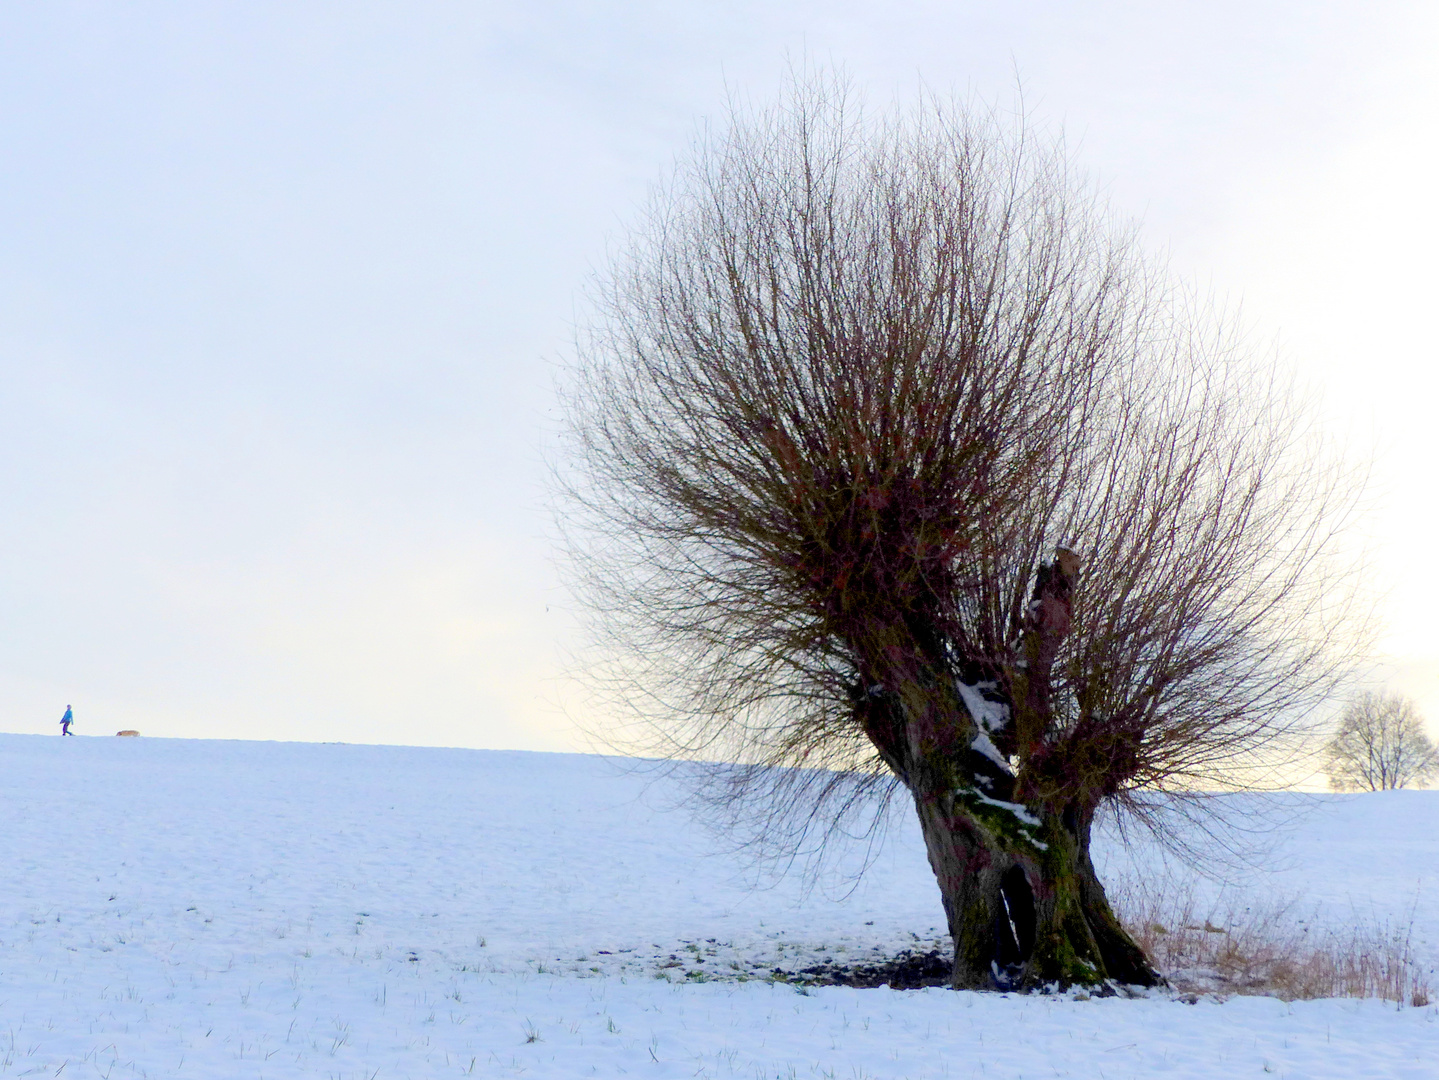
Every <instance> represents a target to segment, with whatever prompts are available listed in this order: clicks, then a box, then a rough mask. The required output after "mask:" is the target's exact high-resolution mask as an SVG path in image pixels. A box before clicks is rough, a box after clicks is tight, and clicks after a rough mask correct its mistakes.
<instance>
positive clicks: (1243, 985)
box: [1114, 886, 1430, 1007]
mask: <svg viewBox="0 0 1439 1080" xmlns="http://www.w3.org/2000/svg"><path fill="white" fill-rule="evenodd" d="M1114 901H1115V905H1114V906H1115V910H1116V911H1117V912H1118V914H1119V916H1120V918H1121V919H1122V920H1123V922H1124V924H1125V926H1126V927H1127V928H1128V929H1129V931H1130V933H1132V934H1133V935H1134V937H1135V939H1136V940H1137V941H1138V942H1139V944H1140V945H1141V946H1142V947H1143V948H1144V950H1145V952H1147V953H1148V954H1149V956H1150V958H1151V959H1152V960H1153V961H1154V963H1155V965H1156V966H1157V967H1158V968H1159V970H1160V971H1161V972H1162V973H1163V974H1164V976H1165V977H1166V978H1167V979H1168V980H1169V982H1170V984H1171V985H1172V986H1173V987H1174V988H1175V989H1176V990H1179V991H1181V992H1184V993H1191V994H1193V993H1198V994H1217V995H1219V996H1221V997H1227V996H1230V995H1235V994H1253V995H1262V996H1268V997H1277V998H1282V999H1284V1000H1285V1001H1294V1000H1300V999H1311V998H1328V997H1356V998H1382V999H1383V1000H1385V1001H1392V1002H1395V1003H1397V1004H1399V1005H1412V1006H1415V1007H1422V1006H1425V1005H1428V1004H1429V1001H1430V986H1429V974H1430V973H1429V972H1426V971H1425V970H1423V969H1422V968H1421V967H1420V965H1419V963H1418V962H1417V961H1416V959H1415V957H1414V953H1413V950H1412V948H1411V947H1410V937H1411V932H1412V930H1413V922H1412V917H1411V920H1410V922H1409V923H1408V924H1406V925H1403V926H1392V925H1390V924H1388V923H1385V922H1377V921H1369V922H1356V923H1355V925H1353V926H1350V927H1347V928H1344V929H1342V930H1336V929H1333V928H1331V927H1330V926H1328V925H1327V924H1325V923H1322V922H1319V921H1317V920H1314V919H1307V920H1306V919H1302V918H1299V917H1298V914H1297V911H1296V909H1297V903H1296V902H1295V901H1294V900H1292V899H1291V900H1287V901H1278V902H1272V903H1268V904H1263V905H1260V904H1254V903H1250V904H1240V903H1238V902H1230V903H1226V902H1225V900H1224V899H1223V898H1222V897H1221V898H1220V899H1219V900H1218V901H1215V902H1212V903H1207V902H1203V901H1201V900H1200V898H1199V896H1198V895H1197V893H1196V892H1195V890H1194V888H1193V887H1192V886H1191V887H1188V888H1179V889H1174V888H1170V889H1164V888H1159V889H1156V888H1130V889H1125V890H1117V891H1116V894H1115V896H1114Z"/></svg>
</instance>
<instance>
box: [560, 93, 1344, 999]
mask: <svg viewBox="0 0 1439 1080" xmlns="http://www.w3.org/2000/svg"><path fill="white" fill-rule="evenodd" d="M1273 375H1274V372H1273V370H1272V368H1268V367H1265V366H1264V365H1261V364H1256V363H1255V362H1253V360H1252V359H1251V357H1250V356H1249V354H1247V353H1246V352H1245V350H1244V348H1243V342H1242V340H1241V339H1240V338H1239V337H1238V336H1237V335H1235V334H1234V333H1233V332H1232V331H1231V329H1230V328H1228V327H1226V326H1225V325H1224V324H1223V323H1222V322H1221V321H1220V320H1219V319H1217V318H1216V317H1215V316H1214V315H1213V314H1212V313H1210V312H1209V311H1208V310H1207V309H1206V308H1205V307H1204V306H1203V305H1200V304H1198V303H1195V302H1193V301H1192V299H1191V297H1190V294H1188V293H1186V292H1185V291H1183V290H1182V289H1179V288H1178V287H1176V286H1175V285H1174V284H1173V282H1172V281H1171V280H1170V279H1169V277H1168V276H1167V274H1166V273H1165V271H1164V269H1163V268H1162V267H1161V266H1159V265H1158V264H1157V263H1156V262H1154V261H1153V260H1151V259H1149V258H1147V257H1146V256H1145V255H1144V254H1143V253H1142V252H1141V251H1140V249H1139V247H1138V246H1137V243H1136V240H1135V235H1134V230H1133V229H1132V228H1131V227H1129V226H1127V225H1125V224H1124V223H1122V222H1121V221H1119V220H1117V219H1116V218H1115V217H1114V216H1113V215H1111V214H1110V213H1109V212H1108V211H1107V209H1106V208H1105V206H1104V205H1103V203H1102V201H1101V200H1100V199H1099V197H1098V196H1097V194H1096V191H1095V189H1094V186H1093V185H1092V184H1091V183H1089V182H1088V181H1086V180H1085V179H1084V178H1083V177H1082V176H1081V175H1079V174H1077V173H1076V171H1075V170H1074V168H1073V166H1072V163H1071V161H1070V159H1069V157H1068V155H1067V153H1066V151H1065V148H1064V146H1063V143H1062V141H1061V140H1057V139H1056V140H1047V139H1045V138H1042V137H1040V136H1039V135H1037V134H1036V133H1035V131H1034V130H1033V129H1032V128H1030V127H1028V126H1026V124H1025V123H1024V122H1023V121H1022V120H1021V121H1008V120H1005V119H1004V118H1002V117H1001V116H1000V115H999V114H997V113H995V112H993V111H988V110H982V109H975V108H971V107H965V106H953V105H947V104H944V103H941V102H938V101H935V100H928V101H926V102H924V103H923V104H922V105H920V106H919V107H917V108H915V109H913V110H911V111H907V112H900V111H895V112H892V113H890V114H887V115H883V116H879V117H871V116H866V115H864V114H863V113H862V111H860V110H858V109H856V108H852V107H851V103H850V100H849V99H848V97H847V94H846V91H845V89H844V87H843V85H842V84H841V82H840V81H839V80H837V79H833V78H828V77H818V78H814V79H811V80H809V81H804V80H799V81H798V83H797V84H795V85H792V86H791V87H790V88H789V90H788V91H787V93H786V95H785V96H784V98H783V100H782V101H781V103H780V104H779V105H777V106H776V107H774V108H771V109H768V110H761V111H753V110H751V111H744V110H736V111H734V113H733V115H732V116H731V117H730V119H729V123H728V125H727V126H726V127H725V128H724V129H723V130H722V131H718V132H713V133H711V132H706V133H705V134H704V135H702V136H701V137H699V138H698V140H697V141H696V144H695V145H694V147H693V149H692V152H691V153H690V154H689V155H688V156H687V157H686V158H685V159H684V160H683V161H682V162H681V163H680V164H679V165H678V166H677V168H676V169H675V171H674V173H673V175H672V177H671V178H670V180H669V181H668V183H667V184H666V185H665V186H663V187H661V188H659V189H657V191H656V192H655V194H654V196H653V198H652V200H651V202H650V204H649V207H648V211H647V213H646V214H645V216H644V217H643V218H642V219H641V221H640V223H639V224H638V225H637V226H636V227H635V228H634V230H633V231H632V233H631V234H630V236H629V239H628V243H627V244H626V245H625V246H623V247H622V248H621V249H620V250H619V252H618V254H617V255H616V256H615V258H614V259H613V260H612V263H611V265H610V266H609V269H608V271H607V272H605V273H604V274H603V275H601V276H600V278H599V279H598V287H597V290H596V294H595V309H594V316H593V319H592V321H591V322H590V324H589V325H588V328H587V330H586V332H585V334H584V336H583V337H582V339H581V342H580V358H579V361H578V362H577V364H576V365H575V368H574V370H573V371H572V372H571V376H572V378H571V379H570V380H569V383H568V385H567V387H566V389H565V405H566V432H567V434H568V437H569V446H568V450H569V456H568V457H567V459H566V460H565V462H564V463H563V465H562V468H561V477H562V486H561V494H562V503H561V513H560V520H561V523H562V526H563V528H564V530H565V533H566V536H567V541H568V544H569V552H570V555H571V560H570V564H571V568H572V570H573V574H574V578H575V581H576V583H577V586H578V590H579V594H580V596H581V598H582V600H583V602H584V604H585V608H586V610H587V612H588V614H589V619H590V628H591V630H592V631H593V633H594V635H595V642H596V645H597V649H598V652H597V653H596V655H597V656H599V657H601V658H602V659H600V660H597V661H596V662H595V664H594V666H593V667H592V668H591V674H592V676H593V679H594V680H595V683H596V685H598V686H600V687H601V688H603V689H604V690H606V691H608V692H609V698H608V700H609V701H610V702H611V703H612V704H614V705H616V706H617V707H619V708H621V709H623V710H625V711H626V713H627V715H628V719H629V720H630V721H632V722H633V723H635V724H637V725H638V727H637V728H634V727H632V728H630V729H629V730H630V731H631V732H633V731H635V730H638V731H640V732H641V733H642V734H643V735H645V736H647V739H641V741H640V743H639V745H640V746H641V747H643V748H644V749H646V750H648V751H650V752H657V753H660V754H662V755H667V756H670V757H674V758H687V759H692V760H697V759H698V760H710V761H715V762H719V763H720V764H717V765H715V766H714V768H715V769H716V770H718V775H720V776H721V777H722V778H723V779H724V782H725V783H726V784H728V785H729V788H728V790H729V791H730V792H731V794H732V795H733V796H734V797H735V798H740V799H743V798H754V799H759V800H760V801H761V806H762V807H764V808H766V809H773V808H774V807H775V806H776V804H779V805H780V807H781V808H782V809H786V810H794V809H795V808H796V807H798V809H799V810H800V812H801V814H802V815H803V814H804V813H806V812H807V813H808V814H809V819H808V820H811V821H816V820H822V819H824V818H825V816H826V815H829V814H832V813H838V812H841V811H842V810H843V808H844V806H845V805H846V800H847V799H849V798H851V797H852V796H853V794H854V793H855V792H856V791H861V792H862V791H864V790H865V789H866V788H868V787H873V786H875V785H883V784H886V783H890V784H895V785H898V786H899V787H901V788H902V789H904V790H906V791H907V792H908V794H909V796H910V797H911V798H912V800H913V804H914V807H915V809H916V811H917V814H918V818H919V824H920V827H921V829H922V831H923V836H924V840H925V843H926V846H927V850H928V853H929V859H930V863H931V865H932V866H933V869H934V872H935V875H936V878H937V880H938V884H939V889H940V894H941V898H942V901H943V905H944V910H945V913H946V916H947V919H948V925H949V930H950V933H951V935H952V937H953V940H954V945H955V963H954V976H953V984H954V985H955V986H957V987H982V986H993V985H1000V986H1023V987H1035V986H1041V985H1048V984H1053V983H1058V984H1061V985H1069V984H1093V983H1097V982H1102V981H1104V980H1118V981H1123V982H1128V983H1139V984H1151V983H1153V982H1155V981H1156V979H1157V978H1158V976H1157V975H1156V973H1155V971H1154V970H1153V969H1152V967H1151V966H1150V964H1149V962H1148V960H1147V959H1146V957H1145V956H1144V955H1143V953H1142V952H1141V950H1140V949H1139V948H1138V947H1137V946H1136V945H1135V943H1134V941H1133V940H1132V939H1131V938H1130V936H1129V935H1128V934H1127V933H1126V932H1125V930H1124V928H1123V927H1122V926H1121V924H1120V923H1119V921H1118V919H1117V918H1116V917H1115V915H1114V913H1113V912H1112V910H1111V908H1110V905H1109V903H1108V901H1107V899H1106V896H1105V891H1104V888H1103V886H1102V884H1101V883H1100V881H1099V879H1098V877H1097V876H1096V873H1095V869H1094V866H1093V863H1092V862H1091V859H1090V834H1091V828H1092V826H1093V823H1094V820H1095V815H1096V813H1097V812H1098V811H1099V810H1100V809H1101V808H1102V807H1104V806H1105V805H1106V804H1114V805H1117V806H1120V807H1121V808H1122V807H1125V806H1128V807H1130V808H1134V809H1141V810H1142V809H1143V807H1144V803H1143V801H1142V800H1141V799H1137V798H1136V793H1141V792H1152V791H1165V790H1175V789H1184V788H1193V787H1195V786H1205V785H1214V784H1216V783H1233V782H1234V781H1235V778H1236V777H1237V776H1238V775H1239V774H1240V772H1241V771H1242V770H1245V769H1251V768H1253V767H1255V766H1256V765H1258V764H1269V763H1272V758H1273V752H1274V749H1275V748H1276V747H1277V746H1280V745H1281V744H1283V743H1284V741H1285V740H1286V738H1288V737H1290V736H1292V735H1293V734H1294V733H1295V732H1296V731H1297V730H1299V728H1300V727H1301V726H1302V721H1303V718H1304V716H1305V714H1306V711H1307V708H1308V706H1309V705H1310V704H1311V703H1313V702H1314V701H1315V700H1316V699H1317V698H1319V697H1321V696H1323V695H1324V694H1326V693H1327V692H1328V691H1329V689H1330V687H1331V685H1332V683H1333V681H1334V679H1335V677H1336V675H1337V674H1338V673H1339V668H1338V665H1337V663H1336V661H1335V659H1334V650H1333V649H1331V645H1332V644H1333V640H1334V637H1333V635H1334V631H1335V623H1334V622H1333V621H1332V620H1329V621H1326V618H1325V617H1326V615H1329V614H1332V613H1333V611H1332V610H1326V609H1325V608H1324V607H1322V606H1321V604H1322V603H1326V604H1329V605H1331V606H1332V605H1333V604H1334V601H1335V599H1336V594H1335V592H1334V587H1335V579H1334V576H1333V574H1332V573H1331V572H1329V571H1328V570H1326V565H1327V563H1326V552H1327V549H1328V548H1329V547H1330V545H1331V543H1332V541H1333V538H1334V528H1335V522H1336V520H1337V519H1338V517H1339V516H1342V515H1341V513H1340V512H1341V511H1342V510H1343V509H1344V506H1343V505H1342V504H1343V496H1342V494H1339V493H1338V492H1342V490H1343V489H1342V487H1336V486H1335V485H1334V483H1333V479H1334V477H1333V475H1332V471H1331V470H1329V469H1327V468H1326V467H1325V466H1324V465H1323V459H1322V457H1321V456H1320V455H1319V454H1318V453H1317V452H1316V451H1315V448H1314V446H1313V445H1312V442H1311V440H1310V439H1309V435H1308V433H1307V432H1306V430H1305V428H1304V427H1303V425H1302V424H1301V422H1300V415H1299V413H1297V412H1296V411H1295V410H1294V409H1293V408H1292V407H1291V402H1290V399H1289V398H1288V397H1287V396H1286V394H1285V393H1284V392H1283V391H1282V389H1280V388H1278V387H1276V385H1275V384H1274V383H1273V382H1272V377H1273ZM630 745H632V746H633V745H634V744H633V743H632V744H630Z"/></svg>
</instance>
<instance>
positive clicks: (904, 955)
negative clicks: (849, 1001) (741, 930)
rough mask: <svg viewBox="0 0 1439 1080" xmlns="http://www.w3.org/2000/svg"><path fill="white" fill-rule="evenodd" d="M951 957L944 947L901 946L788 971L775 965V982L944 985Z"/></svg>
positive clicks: (900, 986)
mask: <svg viewBox="0 0 1439 1080" xmlns="http://www.w3.org/2000/svg"><path fill="white" fill-rule="evenodd" d="M953 967H954V959H953V957H952V956H951V955H950V952H949V950H948V949H941V948H939V947H938V946H937V945H936V946H935V947H934V948H930V949H924V948H920V949H905V950H904V951H902V952H900V953H899V954H897V955H895V956H890V957H885V958H883V959H879V960H865V961H858V962H836V961H828V962H825V963H820V964H812V965H810V966H808V967H803V968H798V969H796V970H793V971H790V970H786V969H784V968H775V969H774V971H773V972H772V973H771V974H772V977H773V979H774V980H775V981H776V982H787V983H792V984H794V985H796V986H857V987H877V986H888V987H890V988H891V989H894V990H918V989H920V988H921V987H925V986H948V985H949V976H950V971H951V969H952V968H953Z"/></svg>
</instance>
